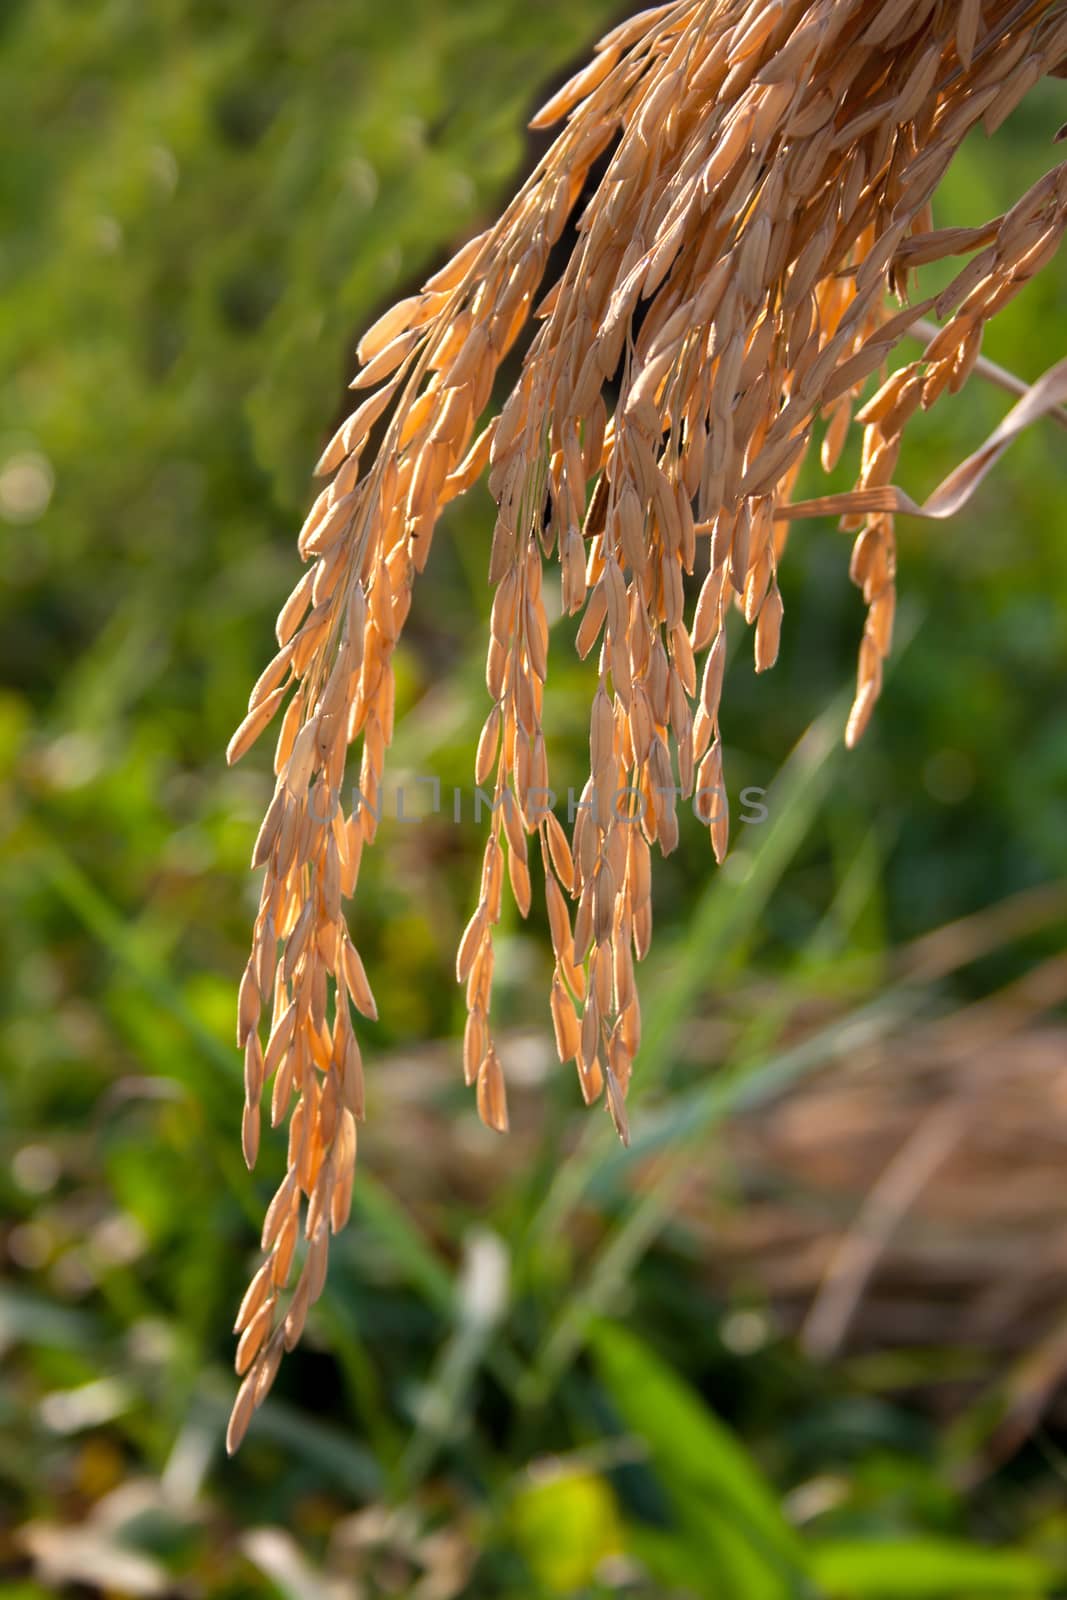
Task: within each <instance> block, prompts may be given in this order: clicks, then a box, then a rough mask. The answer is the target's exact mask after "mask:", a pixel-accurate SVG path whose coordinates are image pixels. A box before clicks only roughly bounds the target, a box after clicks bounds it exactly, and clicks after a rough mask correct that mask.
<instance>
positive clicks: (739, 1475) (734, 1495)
mask: <svg viewBox="0 0 1067 1600" xmlns="http://www.w3.org/2000/svg"><path fill="white" fill-rule="evenodd" d="M591 1344H592V1349H593V1354H594V1359H595V1361H596V1364H597V1367H598V1369H599V1371H600V1374H601V1377H602V1378H603V1380H604V1383H605V1384H606V1386H607V1388H608V1390H609V1392H610V1394H611V1397H612V1399H613V1401H614V1402H615V1404H616V1406H617V1407H618V1409H619V1412H620V1413H621V1415H622V1417H623V1419H624V1420H625V1422H626V1423H627V1424H628V1425H629V1427H630V1428H631V1429H632V1430H633V1431H634V1433H636V1434H637V1435H639V1437H640V1438H641V1439H642V1440H644V1442H645V1443H646V1444H647V1445H648V1447H649V1451H650V1454H651V1458H652V1465H653V1466H654V1468H656V1470H657V1475H658V1477H659V1478H660V1481H661V1483H662V1486H663V1488H664V1490H665V1491H666V1493H667V1494H668V1496H669V1497H670V1498H671V1499H672V1501H673V1503H674V1506H675V1510H676V1512H677V1514H678V1517H679V1520H680V1521H681V1522H682V1523H683V1524H684V1525H687V1526H688V1527H689V1529H690V1531H691V1532H692V1533H694V1534H698V1535H699V1534H702V1535H704V1536H710V1538H711V1541H712V1542H713V1544H714V1546H715V1547H716V1548H717V1549H718V1551H719V1552H720V1554H721V1557H722V1560H721V1566H722V1569H723V1575H725V1574H727V1573H734V1574H735V1575H736V1576H737V1579H738V1583H740V1578H741V1575H742V1574H744V1577H745V1579H746V1583H745V1586H744V1588H743V1589H742V1588H740V1587H738V1593H739V1596H740V1595H741V1594H743V1595H744V1600H749V1597H753V1596H756V1595H762V1594H766V1595H782V1594H791V1593H796V1592H797V1591H798V1589H800V1588H802V1586H803V1579H804V1567H805V1558H804V1552H803V1548H802V1546H801V1544H800V1541H799V1540H798V1539H797V1536H796V1534H795V1533H794V1532H793V1530H792V1529H791V1528H790V1527H789V1525H788V1523H787V1522H786V1521H785V1519H784V1517H783V1516H782V1514H781V1511H780V1510H779V1507H778V1501H777V1497H776V1495H775V1493H774V1490H773V1489H772V1488H771V1487H770V1486H769V1485H768V1484H767V1482H766V1480H765V1479H764V1477H763V1475H762V1474H761V1472H760V1471H759V1468H758V1467H757V1466H756V1465H755V1464H754V1462H753V1461H752V1459H751V1457H750V1456H749V1454H748V1453H747V1451H746V1450H745V1449H744V1447H743V1446H742V1445H741V1444H740V1443H739V1441H738V1440H737V1439H736V1438H735V1437H734V1435H733V1434H732V1433H731V1431H730V1429H729V1428H727V1427H726V1426H725V1425H724V1424H723V1423H721V1422H720V1421H719V1420H718V1418H717V1417H715V1416H713V1415H712V1414H711V1413H710V1412H709V1411H708V1410H707V1408H706V1407H705V1406H704V1404H703V1402H702V1401H701V1399H700V1397H699V1395H697V1394H695V1393H694V1391H693V1390H692V1389H691V1388H689V1386H688V1385H687V1384H685V1383H683V1382H682V1381H681V1379H679V1378H678V1377H676V1376H675V1374H674V1373H673V1372H671V1371H670V1370H669V1369H668V1368H667V1367H666V1366H665V1365H663V1363H662V1362H660V1361H659V1360H658V1358H657V1357H655V1356H654V1355H653V1354H652V1352H651V1351H650V1350H648V1348H647V1347H646V1346H645V1345H644V1344H643V1343H642V1342H641V1341H640V1340H639V1339H638V1338H636V1337H635V1336H634V1335H633V1334H632V1333H629V1332H624V1331H623V1330H622V1329H621V1328H618V1327H616V1326H614V1325H611V1324H608V1323H598V1324H596V1325H595V1327H594V1328H593V1330H592V1334H591Z"/></svg>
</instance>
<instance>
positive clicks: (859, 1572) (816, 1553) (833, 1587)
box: [809, 1539, 1055, 1600]
mask: <svg viewBox="0 0 1067 1600" xmlns="http://www.w3.org/2000/svg"><path fill="white" fill-rule="evenodd" d="M809 1548H810V1550H811V1562H812V1573H813V1576H814V1577H815V1580H816V1582H817V1585H818V1587H819V1589H820V1590H822V1591H823V1592H824V1593H825V1594H826V1597H827V1600H883V1597H885V1600H896V1597H897V1596H901V1597H902V1600H903V1597H906V1600H941V1597H942V1596H943V1597H944V1600H960V1597H961V1596H963V1595H966V1596H967V1597H968V1600H970V1597H972V1596H974V1597H977V1596H979V1595H1011V1596H1013V1597H1014V1600H1024V1597H1025V1600H1032V1597H1035V1596H1038V1595H1046V1594H1048V1593H1049V1592H1050V1590H1051V1587H1052V1585H1053V1583H1054V1581H1055V1579H1054V1574H1053V1572H1052V1570H1051V1568H1050V1567H1049V1566H1048V1564H1047V1563H1046V1562H1044V1561H1042V1560H1041V1559H1040V1558H1039V1557H1037V1556H1034V1555H1030V1554H1028V1553H1027V1552H1026V1551H1023V1550H987V1549H985V1548H983V1547H982V1546H981V1545H975V1544H965V1543H963V1542H962V1541H955V1540H950V1539H894V1540H886V1541H879V1542H877V1543H872V1542H871V1541H870V1540H858V1539H825V1540H821V1541H819V1542H814V1541H813V1542H812V1544H811V1545H810V1547H809Z"/></svg>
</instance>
